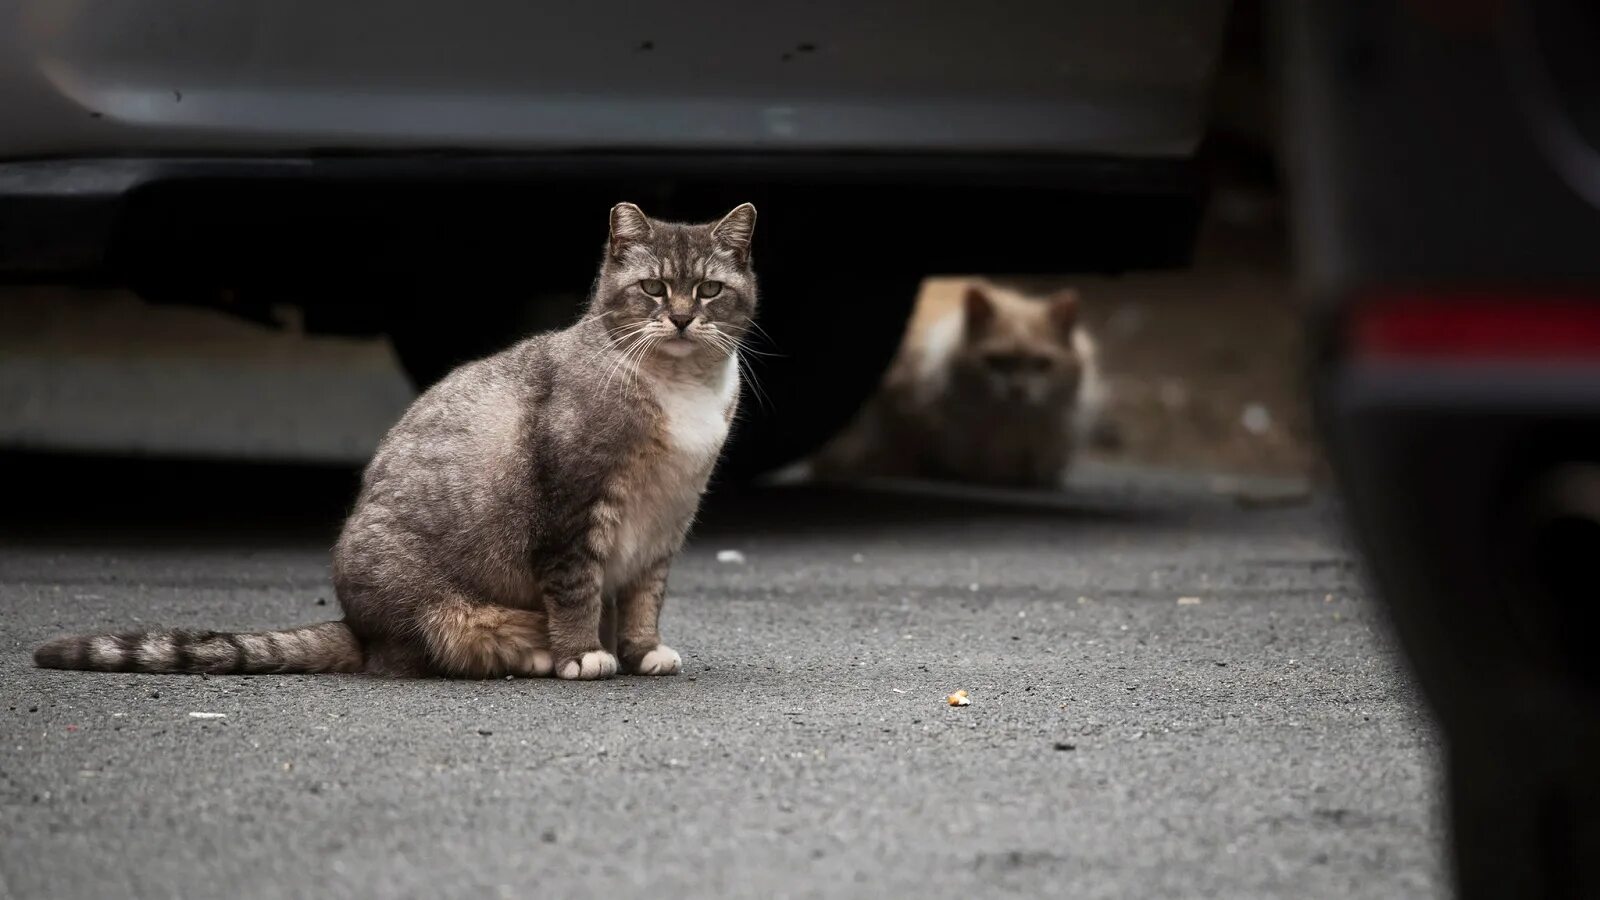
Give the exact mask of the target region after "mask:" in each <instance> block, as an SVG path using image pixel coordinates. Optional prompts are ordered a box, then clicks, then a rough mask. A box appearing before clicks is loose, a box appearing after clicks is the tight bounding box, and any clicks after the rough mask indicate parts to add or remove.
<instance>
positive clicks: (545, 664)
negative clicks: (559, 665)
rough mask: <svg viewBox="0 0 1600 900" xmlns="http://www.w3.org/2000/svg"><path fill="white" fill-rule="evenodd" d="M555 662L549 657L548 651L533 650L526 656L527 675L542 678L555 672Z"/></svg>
mask: <svg viewBox="0 0 1600 900" xmlns="http://www.w3.org/2000/svg"><path fill="white" fill-rule="evenodd" d="M555 668H556V661H555V659H554V658H552V657H551V656H550V651H549V650H535V651H533V652H532V653H530V654H528V674H530V675H532V676H533V677H535V678H544V677H546V676H548V675H549V674H550V673H551V672H553V671H555Z"/></svg>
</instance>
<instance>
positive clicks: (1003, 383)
mask: <svg viewBox="0 0 1600 900" xmlns="http://www.w3.org/2000/svg"><path fill="white" fill-rule="evenodd" d="M1078 305H1079V301H1078V295H1077V294H1076V292H1073V291H1070V290H1066V291H1060V292H1057V293H1055V294H1052V295H1051V296H1049V297H1045V298H1035V297H1030V296H1025V295H1023V294H1019V293H1017V292H1015V291H1009V290H1005V289H1003V288H1000V287H997V286H995V285H992V284H989V283H987V282H983V281H979V280H976V279H969V278H931V279H928V280H927V281H926V282H925V283H924V285H923V290H922V294H921V296H920V297H919V298H918V301H917V307H916V310H915V312H914V313H913V315H912V320H911V324H910V326H909V327H908V328H907V331H906V337H905V340H904V342H903V343H902V344H901V347H900V352H899V355H898V356H897V357H896V358H895V360H894V362H893V364H892V365H891V366H890V369H889V372H888V374H887V375H886V376H885V377H884V381H883V384H882V386H881V388H880V389H879V391H878V393H877V395H876V396H874V397H873V398H872V399H871V400H870V401H869V402H868V404H867V406H866V408H865V409H864V410H863V411H862V413H861V415H860V416H859V417H858V418H857V419H856V421H855V423H854V424H852V425H851V427H850V428H849V429H847V430H846V431H845V432H844V433H843V434H842V435H840V436H839V437H838V438H836V439H835V440H834V441H833V442H832V443H830V444H829V445H828V447H826V448H825V449H824V450H823V452H822V454H821V455H820V456H819V457H818V459H817V461H816V465H815V466H814V467H813V471H814V472H815V473H816V474H817V475H819V476H821V477H824V478H837V477H849V476H857V477H860V476H902V477H921V478H934V479H945V480H953V481H967V482H976V483H983V484H994V485H1011V486H1030V487H1058V486H1060V484H1061V482H1062V479H1063V478H1064V477H1065V473H1066V469H1067V466H1068V464H1069V463H1070V462H1071V460H1072V456H1073V452H1074V449H1075V448H1076V447H1077V445H1078V444H1079V443H1080V442H1081V441H1082V440H1084V439H1085V437H1086V436H1087V434H1088V432H1089V431H1090V429H1091V428H1093V427H1094V426H1095V422H1096V419H1097V417H1098V415H1099V412H1100V409H1101V406H1102V405H1103V399H1104V390H1103V388H1102V386H1101V381H1100V374H1099V367H1098V360H1097V358H1096V348H1095V343H1094V340H1093V339H1092V338H1091V337H1090V336H1089V334H1088V332H1086V331H1085V330H1084V328H1083V326H1082V325H1081V324H1080V322H1079V320H1078Z"/></svg>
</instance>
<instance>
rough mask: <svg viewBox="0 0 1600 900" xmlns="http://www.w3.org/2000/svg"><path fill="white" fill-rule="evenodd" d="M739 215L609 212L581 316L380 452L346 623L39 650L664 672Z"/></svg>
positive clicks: (729, 368) (725, 360)
mask: <svg viewBox="0 0 1600 900" xmlns="http://www.w3.org/2000/svg"><path fill="white" fill-rule="evenodd" d="M754 226H755V209H754V207H752V206H750V205H749V204H745V205H743V206H740V207H738V208H736V209H734V210H733V211H732V212H730V213H729V214H728V215H727V216H725V217H724V218H723V219H722V220H721V221H719V222H717V223H714V224H705V225H679V224H673V223H668V222H661V221H657V220H652V219H649V218H647V217H646V216H645V215H644V213H643V212H641V211H640V210H639V209H638V208H637V207H635V206H633V205H631V204H621V205H619V206H617V207H616V208H615V209H613V210H612V214H611V231H610V239H609V241H608V242H607V246H606V252H605V257H604V260H603V262H602V263H601V266H600V273H599V276H598V278H597V279H596V281H595V286H594V290H593V294H592V297H591V300H590V306H589V310H588V313H587V315H585V316H584V318H583V319H581V320H580V321H579V322H578V323H577V324H575V325H573V326H571V327H570V328H567V329H565V330H563V331H556V332H550V333H546V334H540V335H536V336H534V337H531V338H528V339H526V340H524V341H522V342H520V343H518V344H516V345H514V346H512V347H511V348H510V349H507V350H505V351H504V352H502V353H499V354H496V355H495V356H491V357H489V358H487V359H483V360H479V361H477V362H473V363H469V364H467V365H464V366H462V367H460V368H459V369H457V370H455V371H454V372H452V373H451V374H450V375H449V376H448V377H446V378H445V379H444V380H443V381H441V382H439V383H438V384H437V385H435V386H434V387H432V388H431V389H429V390H428V391H427V392H426V393H424V394H423V395H422V396H421V397H419V398H417V400H416V402H414V403H413V404H412V405H411V408H410V409H409V410H407V411H406V414H405V415H404V417H402V418H401V420H400V422H399V423H398V424H396V425H395V426H394V428H393V429H391V430H390V432H389V434H388V435H387V436H386V437H385V438H384V440H383V442H382V444H381V445H380V446H379V447H378V451H377V454H376V456H375V457H374V458H373V460H372V462H371V464H370V465H369V466H368V467H367V470H366V473H365V475H364V477H363V480H362V487H361V493H360V496H359V498H358V499H357V501H356V505H355V509H354V511H353V512H352V513H351V514H350V517H349V519H348V520H347V521H346V523H345V526H344V531H343V534H342V535H341V536H340V538H339V543H338V546H337V547H336V548H335V550H334V561H333V577H334V584H335V587H336V589H337V592H338V597H339V602H340V604H341V606H342V607H343V611H344V619H343V620H342V621H339V622H326V623H322V624H320V625H312V626H308V627H304V628H297V629H290V630H287V631H271V632H262V633H256V634H219V633H214V632H191V631H170V632H152V633H136V634H124V635H100V636H75V637H65V638H58V639H56V640H54V641H51V642H49V643H46V644H44V645H43V646H41V647H39V649H38V650H37V651H36V652H35V654H34V659H35V661H36V662H37V664H38V665H41V666H47V667H52V668H69V669H96V670H107V671H142V672H211V673H227V672H252V673H262V672H319V671H341V672H369V673H376V674H387V675H403V676H415V675H445V676H456V677H469V678H485V677H498V676H504V675H519V676H522V675H528V676H532V675H548V674H552V673H553V674H555V675H558V676H560V677H563V678H600V677H607V676H609V675H612V674H614V673H615V672H616V671H617V670H618V668H619V659H618V657H620V668H621V669H622V670H623V671H628V672H636V673H641V674H673V673H676V672H677V671H678V669H679V667H680V665H681V661H680V659H679V656H678V654H677V653H676V652H675V651H673V650H672V649H671V648H668V647H666V646H665V645H663V644H662V643H661V638H660V634H659V632H658V629H657V619H658V615H659V612H660V608H661V603H662V600H663V596H664V593H665V589H666V580H667V571H668V568H669V566H670V565H671V562H672V558H673V555H674V554H675V553H676V552H677V550H678V548H679V547H680V546H681V544H682V542H683V538H684V535H685V532H686V531H687V530H688V528H689V525H690V523H691V521H692V519H693V518H694V515H695V512H696V509H697V508H698V505H699V501H700V495H701V493H702V492H703V491H704V489H705V486H706V482H707V479H708V477H709V476H710V474H711V470H712V467H713V465H714V464H715V462H716V459H717V455H718V453H719V452H720V450H721V447H722V443H723V441H724V439H725V438H726V436H727V431H728V428H729V425H730V423H731V422H732V419H733V414H734V410H735V407H736V405H737V403H738V394H739V369H738V363H737V358H736V354H737V345H738V343H739V342H740V341H742V340H743V339H744V337H745V334H746V330H747V329H748V328H749V327H750V325H751V322H752V320H753V317H754V314H755V308H756V280H755V276H754V274H753V273H752V271H751V268H750V238H751V235H752V232H753V230H754ZM656 282H660V283H659V284H657V283H656ZM713 282H716V283H720V285H721V289H720V292H719V293H717V294H716V296H714V297H710V298H701V297H700V296H698V295H697V286H699V285H702V284H704V285H707V286H706V288H705V291H706V292H709V291H711V290H712V287H711V285H710V284H709V283H713ZM646 288H649V289H650V290H651V291H659V292H661V293H664V294H665V296H662V297H659V298H658V297H653V296H651V295H650V294H649V293H647V291H646ZM686 316H693V317H694V318H693V319H691V320H688V321H687V324H686V325H685V324H684V323H685V318H684V317H686ZM669 317H674V318H676V319H677V322H673V321H671V320H670V319H669ZM680 328H681V330H680ZM680 334H681V335H682V337H680Z"/></svg>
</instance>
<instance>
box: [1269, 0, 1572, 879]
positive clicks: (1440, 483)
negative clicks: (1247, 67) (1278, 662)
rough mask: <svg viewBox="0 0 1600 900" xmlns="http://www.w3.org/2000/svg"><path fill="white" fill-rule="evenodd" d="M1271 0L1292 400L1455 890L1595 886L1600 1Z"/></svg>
mask: <svg viewBox="0 0 1600 900" xmlns="http://www.w3.org/2000/svg"><path fill="white" fill-rule="evenodd" d="M1284 11H1285V12H1286V13H1287V16H1286V19H1285V25H1286V27H1287V30H1286V36H1287V41H1286V42H1285V48H1284V49H1285V53H1286V59H1287V60H1288V62H1289V76H1290V78H1289V84H1290V87H1291V89H1292V90H1291V93H1290V96H1291V99H1292V105H1291V110H1292V112H1293V114H1294V120H1293V121H1291V123H1290V127H1289V128H1288V129H1287V133H1288V134H1289V135H1291V136H1292V137H1293V139H1294V140H1295V141H1296V142H1297V143H1296V145H1295V146H1294V147H1293V148H1292V150H1293V159H1294V170H1295V174H1296V178H1295V187H1296V190H1297V195H1298V204H1299V208H1298V213H1299V245H1300V250H1301V251H1302V261H1303V263H1304V272H1305V274H1306V276H1307V281H1308V283H1309V285H1310V287H1311V288H1312V291H1311V293H1312V296H1313V298H1314V302H1315V308H1314V310H1313V318H1314V332H1315V334H1316V336H1317V341H1318V345H1319V348H1320V355H1319V357H1318V359H1317V360H1316V365H1317V371H1316V394H1317V401H1318V405H1319V407H1320V410H1319V411H1320V415H1321V417H1322V420H1323V425H1324V427H1325V432H1326V434H1327V437H1328V439H1329V444H1330V448H1331V451H1332V456H1333V459H1334V461H1335V463H1336V466H1337V469H1338V474H1339V477H1340V479H1341V481H1342V483H1343V487H1344V490H1345V492H1346V495H1347V497H1348V501H1349V509H1350V515H1351V517H1352V520H1353V522H1354V525H1355V527H1356V531H1357V534H1358V536H1359V538H1360V539H1361V541H1362V543H1363V544H1364V547H1365V551H1366V554H1367V557H1368V559H1369V560H1370V562H1371V567H1372V572H1373V575H1374V577H1375V578H1376V581H1377V583H1378V586H1379V588H1380V591H1381V594H1382V595H1383V597H1384V598H1385V600H1386V601H1387V603H1388V606H1389V608H1390V610H1391V611H1392V615H1393V619H1394V621H1395V624H1396V625H1397V627H1398V630H1399V634H1400V637H1401V639H1402V642H1403V643H1404V646H1405V648H1406V650H1407V651H1408V653H1409V654H1410V656H1411V659H1412V660H1413V662H1414V664H1415V667H1416V671H1417V675H1418V677H1419V679H1420V681H1421V684H1422V687H1423V689H1424V690H1425V692H1426V694H1427V696H1428V699H1429V700H1430V702H1431V704H1432V706H1433V709H1434V711H1435V712H1436V714H1437V716H1438V718H1439V721H1440V722H1441V724H1442V726H1443V728H1444V731H1445V734H1446V738H1447V743H1448V760H1447V779H1448V787H1449V797H1450V822H1451V827H1452V830H1453V834H1454V854H1455V874H1456V879H1457V883H1458V886H1459V891H1460V895H1461V896H1463V897H1469V898H1472V897H1579V896H1587V897H1593V896H1600V655H1597V654H1596V652H1595V649H1594V646H1593V644H1594V636H1595V633H1596V627H1597V625H1600V616H1597V613H1596V610H1597V606H1596V603H1595V600H1596V596H1595V593H1596V592H1595V574H1594V571H1595V570H1594V567H1595V565H1596V564H1597V561H1600V105H1597V101H1600V53H1597V52H1596V49H1597V48H1600V7H1596V6H1595V5H1594V4H1592V3H1588V2H1583V0H1520V2H1509V3H1494V2H1459V3H1458V2H1448V3H1447V2H1409V3H1347V2H1333V0H1329V2H1317V3H1294V4H1286V5H1285V10H1284Z"/></svg>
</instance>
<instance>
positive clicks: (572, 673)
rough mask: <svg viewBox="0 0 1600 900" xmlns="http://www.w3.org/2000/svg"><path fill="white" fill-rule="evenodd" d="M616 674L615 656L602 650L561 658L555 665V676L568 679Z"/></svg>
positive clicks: (594, 677)
mask: <svg viewBox="0 0 1600 900" xmlns="http://www.w3.org/2000/svg"><path fill="white" fill-rule="evenodd" d="M616 674H617V658H616V657H615V656H612V655H611V654H609V653H607V652H606V651H604V650H590V651H588V652H586V653H580V654H578V655H577V656H574V657H572V658H570V659H565V660H562V661H561V663H560V664H558V665H557V666H556V677H557V678H565V679H567V680H568V681H571V680H574V679H577V680H582V681H593V680H594V679H596V678H610V677H612V676H613V675H616Z"/></svg>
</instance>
